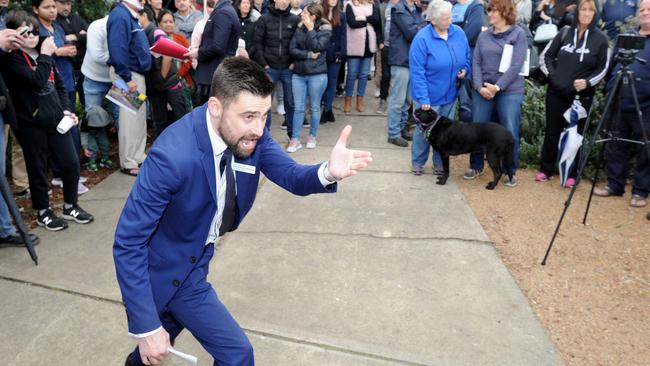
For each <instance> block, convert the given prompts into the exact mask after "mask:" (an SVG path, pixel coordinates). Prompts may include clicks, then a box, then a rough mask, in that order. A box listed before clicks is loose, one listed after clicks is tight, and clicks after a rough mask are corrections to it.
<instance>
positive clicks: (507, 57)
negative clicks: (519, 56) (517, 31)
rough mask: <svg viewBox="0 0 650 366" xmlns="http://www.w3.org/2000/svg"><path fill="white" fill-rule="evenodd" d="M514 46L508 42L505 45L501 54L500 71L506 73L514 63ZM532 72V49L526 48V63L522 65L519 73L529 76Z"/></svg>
mask: <svg viewBox="0 0 650 366" xmlns="http://www.w3.org/2000/svg"><path fill="white" fill-rule="evenodd" d="M514 49H515V48H514V47H513V46H512V45H511V44H506V45H504V46H503V53H502V54H501V62H499V72H500V73H504V72H506V71H508V69H509V68H510V64H511V63H512V53H513V51H514ZM529 72H530V49H528V48H526V58H525V59H524V64H523V65H521V71H519V75H521V76H528V74H529Z"/></svg>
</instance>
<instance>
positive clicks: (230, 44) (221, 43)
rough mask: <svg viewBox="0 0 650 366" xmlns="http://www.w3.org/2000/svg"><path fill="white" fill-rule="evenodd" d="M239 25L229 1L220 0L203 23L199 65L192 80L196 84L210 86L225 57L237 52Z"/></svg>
mask: <svg viewBox="0 0 650 366" xmlns="http://www.w3.org/2000/svg"><path fill="white" fill-rule="evenodd" d="M240 32H241V23H240V22H239V17H238V16H237V12H236V11H235V8H233V6H232V3H231V2H230V0H220V1H219V2H217V5H216V6H215V7H214V10H213V11H212V14H211V15H210V18H208V21H207V22H206V23H205V29H204V30H203V36H202V37H201V47H199V57H198V58H197V60H198V61H199V64H198V65H197V66H196V74H195V75H194V80H195V81H196V83H197V84H202V85H210V84H212V74H214V71H215V70H216V69H217V67H218V66H219V64H221V62H222V61H223V59H225V58H226V57H227V56H234V55H235V52H237V45H238V43H239V34H240Z"/></svg>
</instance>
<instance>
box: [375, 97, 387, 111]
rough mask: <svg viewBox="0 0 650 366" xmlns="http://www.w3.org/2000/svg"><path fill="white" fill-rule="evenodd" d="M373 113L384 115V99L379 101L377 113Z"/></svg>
mask: <svg viewBox="0 0 650 366" xmlns="http://www.w3.org/2000/svg"><path fill="white" fill-rule="evenodd" d="M375 113H377V114H384V113H386V100H385V99H379V106H378V107H377V111H376V112H375Z"/></svg>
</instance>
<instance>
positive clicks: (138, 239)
mask: <svg viewBox="0 0 650 366" xmlns="http://www.w3.org/2000/svg"><path fill="white" fill-rule="evenodd" d="M206 109H207V104H204V105H203V106H201V107H197V108H195V109H194V111H192V112H190V113H188V114H187V115H185V117H183V118H182V119H180V120H179V121H178V122H176V123H174V124H173V125H171V126H170V127H168V128H167V129H165V132H164V133H163V134H161V135H160V137H158V138H157V139H156V142H155V143H154V145H153V147H152V148H151V150H150V152H149V154H148V156H147V159H146V160H145V161H144V164H143V165H142V168H141V169H140V173H139V174H138V177H137V179H136V181H135V184H134V185H133V188H132V190H131V193H130V195H129V197H128V199H127V201H126V204H125V205H124V209H123V210H122V214H121V216H120V219H119V221H118V224H117V229H116V231H115V243H114V246H113V257H114V261H115V270H116V273H117V280H118V283H119V285H120V290H121V292H122V298H123V301H124V305H125V307H126V313H127V318H128V326H129V332H130V333H133V334H142V333H146V332H149V331H152V330H154V329H156V328H158V327H159V326H160V325H161V322H160V318H159V314H160V313H161V312H162V311H163V309H164V308H165V306H166V304H168V303H169V301H170V300H171V299H172V298H173V297H174V294H175V293H176V291H177V290H178V289H179V288H180V285H181V284H182V282H183V281H184V280H185V279H186V278H187V275H188V274H189V273H190V272H191V271H192V269H193V268H194V267H195V266H196V264H197V260H196V258H200V256H201V253H202V252H203V249H204V246H205V241H206V239H207V237H208V233H209V231H210V224H211V222H212V219H213V217H214V214H215V212H216V210H217V191H216V179H215V165H214V153H213V151H212V145H211V144H210V137H209V136H208V129H207V123H206V119H205V118H206ZM235 161H236V162H237V163H240V164H245V165H250V166H254V167H255V172H254V173H253V174H249V173H245V172H239V171H235V174H236V182H237V214H236V216H235V223H234V228H237V227H238V226H239V224H240V223H241V222H242V220H243V219H244V217H245V216H246V214H247V213H248V211H249V210H250V209H251V207H252V205H253V201H254V200H255V195H256V193H257V187H258V184H259V179H260V174H261V173H263V174H264V176H265V177H267V178H268V179H270V180H271V181H273V182H274V183H276V184H277V185H279V186H281V187H282V188H284V189H286V190H287V191H289V192H291V193H293V194H296V195H301V196H304V195H308V194H312V193H325V192H335V191H336V188H337V185H336V184H331V185H329V186H327V187H323V185H322V184H321V182H320V180H319V178H318V169H319V167H320V165H309V166H308V165H299V164H298V163H296V162H295V161H294V160H293V159H291V158H290V157H289V156H288V155H287V154H286V153H285V152H284V149H282V148H281V147H280V146H279V145H278V144H277V143H276V142H275V141H274V140H273V139H272V138H271V136H270V134H269V132H268V130H265V131H264V134H263V136H262V137H261V138H260V139H259V140H258V141H257V147H256V148H255V151H254V152H253V154H252V155H251V156H250V157H248V158H246V159H237V158H235Z"/></svg>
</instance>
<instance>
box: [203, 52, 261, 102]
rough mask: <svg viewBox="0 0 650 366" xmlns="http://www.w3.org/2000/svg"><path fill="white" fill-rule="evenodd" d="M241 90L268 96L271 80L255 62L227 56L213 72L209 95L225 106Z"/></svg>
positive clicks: (259, 95)
mask: <svg viewBox="0 0 650 366" xmlns="http://www.w3.org/2000/svg"><path fill="white" fill-rule="evenodd" d="M242 92H247V93H250V94H253V95H255V96H258V97H268V96H269V95H271V94H272V93H273V82H272V81H271V78H269V76H268V75H267V74H266V71H264V69H263V68H262V67H261V66H260V65H258V64H256V63H255V62H253V61H251V60H249V59H247V58H244V57H228V58H226V59H225V60H223V62H222V63H221V65H219V67H217V70H216V71H215V72H214V76H213V77H212V86H211V88H210V96H211V97H217V99H219V101H221V103H222V104H223V105H224V106H225V105H228V104H230V102H232V101H233V100H234V99H235V98H236V97H237V96H238V95H239V94H240V93H242Z"/></svg>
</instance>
